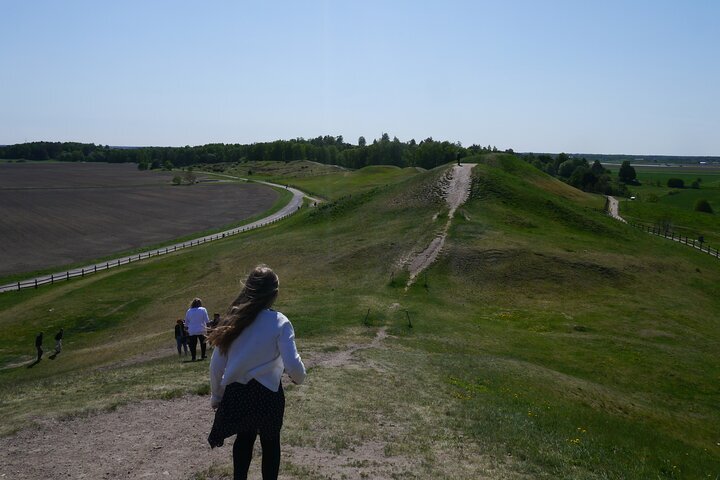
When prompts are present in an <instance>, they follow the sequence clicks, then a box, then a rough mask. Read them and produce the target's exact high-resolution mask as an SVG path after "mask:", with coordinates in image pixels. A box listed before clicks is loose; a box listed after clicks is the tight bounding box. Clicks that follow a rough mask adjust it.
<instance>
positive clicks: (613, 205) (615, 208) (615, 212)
mask: <svg viewBox="0 0 720 480" xmlns="http://www.w3.org/2000/svg"><path fill="white" fill-rule="evenodd" d="M607 199H608V214H610V216H611V217H613V218H614V219H616V220H620V221H621V222H623V223H627V222H626V221H625V219H624V218H622V217H621V216H620V213H619V207H620V202H619V201H618V199H617V198H615V197H613V196H610V195H608V196H607Z"/></svg>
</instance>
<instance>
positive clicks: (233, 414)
mask: <svg viewBox="0 0 720 480" xmlns="http://www.w3.org/2000/svg"><path fill="white" fill-rule="evenodd" d="M284 414H285V394H284V393H283V388H282V385H280V388H279V389H278V391H277V392H273V391H272V390H270V389H268V388H267V387H265V386H264V385H262V384H261V383H260V382H258V381H257V380H255V379H253V380H250V381H249V382H248V383H247V384H246V385H244V384H242V383H237V382H235V383H231V384H230V385H228V386H227V387H225V394H224V395H223V398H222V401H221V402H220V406H219V407H218V409H217V411H216V412H215V421H214V422H213V426H212V429H211V430H210V435H209V436H208V443H209V444H210V446H211V447H213V448H215V447H221V446H222V445H223V443H224V441H225V439H226V438H228V437H231V436H233V435H235V434H237V433H238V432H260V433H261V434H263V435H276V434H280V429H281V428H282V423H283V415H284Z"/></svg>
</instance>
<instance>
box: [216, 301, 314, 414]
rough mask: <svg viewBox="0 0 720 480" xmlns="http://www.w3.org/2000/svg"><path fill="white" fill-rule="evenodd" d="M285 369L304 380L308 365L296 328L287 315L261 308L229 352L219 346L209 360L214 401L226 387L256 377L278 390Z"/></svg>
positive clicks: (263, 383)
mask: <svg viewBox="0 0 720 480" xmlns="http://www.w3.org/2000/svg"><path fill="white" fill-rule="evenodd" d="M283 371H286V372H287V374H288V375H289V376H290V378H291V379H292V380H293V381H294V382H295V383H302V382H303V380H305V375H306V373H305V365H303V362H302V360H301V359H300V355H299V354H298V352H297V348H296V347H295V331H294V330H293V326H292V324H291V323H290V320H288V319H287V317H286V316H285V315H283V314H282V313H280V312H276V311H275V310H270V309H265V310H263V311H261V312H260V313H259V314H258V316H257V317H256V318H255V321H253V322H252V323H251V324H250V325H249V326H248V327H246V328H245V330H243V332H242V333H241V334H240V335H239V336H238V337H237V338H236V339H235V340H233V342H232V343H231V344H230V348H228V351H227V354H226V355H224V354H222V353H221V352H220V349H219V348H216V349H215V350H214V351H213V354H212V359H211V360H210V389H211V392H212V400H215V401H218V402H219V401H220V400H221V399H222V396H223V393H225V387H226V386H227V385H229V384H231V383H233V382H239V383H243V384H246V383H248V382H249V381H250V380H252V379H253V378H254V379H255V380H257V381H258V382H259V383H261V384H262V385H264V386H265V387H267V388H268V389H270V390H272V391H273V392H277V391H278V389H279V388H280V378H281V377H282V374H283Z"/></svg>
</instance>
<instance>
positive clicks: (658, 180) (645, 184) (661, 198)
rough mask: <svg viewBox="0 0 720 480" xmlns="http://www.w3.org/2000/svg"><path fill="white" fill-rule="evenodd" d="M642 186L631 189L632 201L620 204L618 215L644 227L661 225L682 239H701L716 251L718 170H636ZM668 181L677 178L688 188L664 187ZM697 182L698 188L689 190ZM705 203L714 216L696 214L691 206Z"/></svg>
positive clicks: (719, 226)
mask: <svg viewBox="0 0 720 480" xmlns="http://www.w3.org/2000/svg"><path fill="white" fill-rule="evenodd" d="M636 171H637V173H638V180H639V181H640V182H641V184H642V185H640V186H636V187H631V191H632V194H633V195H634V196H635V197H636V199H635V200H633V201H623V202H622V203H621V207H620V214H621V215H622V216H624V217H626V218H627V219H628V220H630V221H633V222H637V223H643V224H646V225H662V226H666V225H667V226H669V228H670V229H671V230H672V231H674V232H676V233H678V234H680V235H683V236H686V237H690V238H698V237H699V236H701V235H702V236H703V237H704V239H705V242H706V243H707V244H709V245H711V246H713V247H720V170H719V169H717V168H710V167H706V168H699V167H695V168H693V167H667V168H658V167H637V168H636ZM669 178H681V179H683V180H684V181H685V185H686V187H688V188H684V189H672V188H668V187H667V180H668V179H669ZM697 179H700V180H701V181H700V188H699V189H694V188H689V187H690V184H691V182H693V181H695V180H697ZM699 199H706V200H707V201H708V202H710V205H711V206H712V208H713V210H714V212H715V213H714V214H708V213H702V212H696V211H695V210H694V207H695V202H696V201H697V200H699Z"/></svg>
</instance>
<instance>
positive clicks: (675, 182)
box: [667, 178, 685, 188]
mask: <svg viewBox="0 0 720 480" xmlns="http://www.w3.org/2000/svg"><path fill="white" fill-rule="evenodd" d="M667 186H668V187H670V188H685V182H684V181H683V179H682V178H668V181H667Z"/></svg>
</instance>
